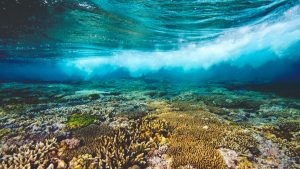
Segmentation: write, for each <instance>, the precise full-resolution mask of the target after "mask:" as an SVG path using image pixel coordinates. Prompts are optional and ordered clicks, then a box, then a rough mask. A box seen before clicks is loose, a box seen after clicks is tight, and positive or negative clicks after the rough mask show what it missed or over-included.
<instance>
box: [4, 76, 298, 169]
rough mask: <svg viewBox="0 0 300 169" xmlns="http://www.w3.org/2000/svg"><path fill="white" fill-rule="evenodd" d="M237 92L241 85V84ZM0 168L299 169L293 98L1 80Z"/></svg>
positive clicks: (200, 87) (225, 90)
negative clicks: (3, 81) (5, 81)
mask: <svg viewBox="0 0 300 169" xmlns="http://www.w3.org/2000/svg"><path fill="white" fill-rule="evenodd" d="M241 86H242V87H241ZM0 99H1V100H0V141H1V142H0V147H1V150H0V168H1V169H5V168H13V169H15V168H26V169H27V168H39V169H42V168H47V169H53V168H58V169H65V168H71V169H94V168H95V169H96V168H97V169H100V168H101V169H102V168H131V169H138V168H149V169H151V168H153V169H154V168H157V169H164V168H166V169H167V168H168V169H169V168H181V169H184V168H185V169H191V168H202V169H209V168H211V169H223V168H224V169H225V168H230V169H235V168H236V169H252V168H257V169H265V168H266V169H267V168H300V165H299V162H300V161H299V157H300V146H299V145H300V144H299V143H300V101H299V99H297V98H287V97H284V96H280V95H277V94H276V93H271V92H262V91H260V90H252V89H251V88H249V87H245V86H243V85H241V84H237V85H226V84H220V83H187V82H186V83H184V82H182V83H181V82H171V81H164V80H156V79H145V78H144V79H143V78H139V79H117V80H115V79H111V80H103V81H95V82H69V83H32V82H29V83H1V84H0Z"/></svg>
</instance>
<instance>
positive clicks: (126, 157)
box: [72, 118, 168, 168]
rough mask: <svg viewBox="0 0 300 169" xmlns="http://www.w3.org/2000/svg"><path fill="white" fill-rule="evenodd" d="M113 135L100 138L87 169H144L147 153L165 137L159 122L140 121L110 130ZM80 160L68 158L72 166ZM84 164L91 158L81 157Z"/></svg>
mask: <svg viewBox="0 0 300 169" xmlns="http://www.w3.org/2000/svg"><path fill="white" fill-rule="evenodd" d="M113 133H114V134H113V136H101V137H100V138H99V143H98V144H99V145H100V146H99V149H98V153H97V155H96V157H94V158H92V162H91V163H85V164H86V165H89V166H83V168H84V167H90V168H94V167H98V168H128V167H131V166H134V165H137V166H145V164H146V156H147V155H148V154H149V153H151V152H152V151H153V150H154V149H155V148H157V146H158V144H159V143H160V142H161V141H162V140H164V139H163V138H165V137H166V136H167V134H168V126H167V124H166V123H165V122H163V121H158V120H154V119H150V118H143V119H138V120H135V121H132V122H130V123H129V126H128V127H126V128H119V129H114V131H113ZM76 159H77V160H82V159H83V158H82V157H75V158H73V159H72V161H73V163H74V164H77V163H78V165H80V166H82V164H83V163H80V162H76ZM84 159H86V160H87V161H89V160H91V158H84Z"/></svg>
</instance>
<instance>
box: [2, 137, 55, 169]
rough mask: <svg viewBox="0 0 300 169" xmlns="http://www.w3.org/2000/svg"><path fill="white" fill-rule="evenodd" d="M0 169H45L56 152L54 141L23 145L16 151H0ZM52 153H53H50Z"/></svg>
mask: <svg viewBox="0 0 300 169" xmlns="http://www.w3.org/2000/svg"><path fill="white" fill-rule="evenodd" d="M1 151H2V154H1V159H0V166H1V167H0V168H1V169H2V168H3V169H6V168H39V169H42V168H46V167H47V166H49V165H53V164H51V158H52V157H51V156H52V155H54V152H55V151H56V140H55V139H50V140H45V142H39V143H33V142H32V143H29V144H25V145H23V146H21V147H19V148H17V149H9V148H8V149H6V150H4V149H2V150H1ZM52 151H53V152H52Z"/></svg>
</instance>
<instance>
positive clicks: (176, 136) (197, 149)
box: [158, 112, 226, 169]
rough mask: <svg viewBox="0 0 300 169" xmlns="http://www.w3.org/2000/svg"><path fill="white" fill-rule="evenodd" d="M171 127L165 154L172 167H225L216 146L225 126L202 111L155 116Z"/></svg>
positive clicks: (220, 168)
mask: <svg viewBox="0 0 300 169" xmlns="http://www.w3.org/2000/svg"><path fill="white" fill-rule="evenodd" d="M158 117H159V118H160V119H165V120H167V121H168V122H169V123H170V126H171V127H172V128H174V130H173V131H172V135H171V137H170V148H169V151H168V152H169V154H170V155H171V156H172V157H173V159H174V160H173V167H175V168H178V167H180V166H187V165H189V166H193V167H195V168H219V169H222V168H226V166H225V163H224V160H223V157H222V156H221V154H220V153H219V151H218V150H217V145H218V143H219V142H220V141H221V139H222V136H224V133H225V129H226V126H224V125H223V124H222V123H221V122H220V121H218V120H217V119H216V118H214V117H213V116H211V115H210V114H208V113H206V112H197V113H192V114H188V113H180V114H179V113H176V112H169V113H163V114H160V115H158Z"/></svg>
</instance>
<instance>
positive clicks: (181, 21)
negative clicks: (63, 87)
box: [0, 0, 300, 83]
mask: <svg viewBox="0 0 300 169" xmlns="http://www.w3.org/2000/svg"><path fill="white" fill-rule="evenodd" d="M0 4H1V7H0V68H1V70H0V79H1V80H45V81H61V80H62V81H68V80H90V79H98V78H103V77H145V76H149V77H157V78H174V79H180V80H191V79H192V80H200V81H207V80H210V81H222V82H224V81H225V82H231V81H238V82H239V81H240V82H245V81H246V82H275V81H276V82H278V81H280V82H288V83H296V82H299V81H300V76H299V75H300V60H299V59H300V52H299V50H300V1H299V0H276V1H274V0H247V1H237V0H210V1H207V0H185V1H183V0H173V1H167V0H164V1H152V0H149V1H144V0H132V1H125V0H101V1H100V0H85V1H76V0H46V1H44V0H43V1H42V0H36V1H29V0H18V1H16V0H2V1H1V2H0Z"/></svg>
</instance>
